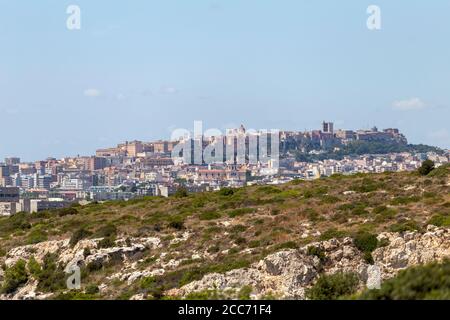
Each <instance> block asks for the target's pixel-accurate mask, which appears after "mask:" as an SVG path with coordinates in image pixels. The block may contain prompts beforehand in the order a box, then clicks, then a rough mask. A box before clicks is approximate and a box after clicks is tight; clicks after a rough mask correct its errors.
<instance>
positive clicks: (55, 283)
mask: <svg viewBox="0 0 450 320" xmlns="http://www.w3.org/2000/svg"><path fill="white" fill-rule="evenodd" d="M57 259H58V256H57V255H56V254H51V253H49V254H47V255H45V257H44V261H43V263H42V267H41V268H40V270H39V269H37V268H36V269H35V270H36V271H35V274H34V275H33V276H34V277H35V278H36V280H38V281H39V283H38V286H37V288H38V290H39V291H43V292H55V291H58V290H61V289H64V288H65V287H66V282H65V280H66V273H65V272H64V268H63V267H62V265H60V264H58V263H57Z"/></svg>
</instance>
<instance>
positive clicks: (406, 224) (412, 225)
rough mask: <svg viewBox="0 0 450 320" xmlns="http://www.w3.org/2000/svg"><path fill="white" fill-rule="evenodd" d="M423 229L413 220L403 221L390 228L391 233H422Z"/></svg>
mask: <svg viewBox="0 0 450 320" xmlns="http://www.w3.org/2000/svg"><path fill="white" fill-rule="evenodd" d="M421 229H422V228H421V227H420V226H419V225H418V223H417V222H415V221H413V220H409V221H402V222H398V223H396V224H393V225H391V226H390V227H389V230H390V231H391V232H405V231H420V230H421Z"/></svg>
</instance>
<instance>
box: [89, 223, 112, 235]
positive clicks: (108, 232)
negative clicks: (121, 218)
mask: <svg viewBox="0 0 450 320" xmlns="http://www.w3.org/2000/svg"><path fill="white" fill-rule="evenodd" d="M116 235H117V227H116V226H115V225H113V224H112V223H109V224H107V225H106V226H103V227H101V228H100V229H98V230H97V232H95V235H94V236H95V237H98V238H106V237H115V236H116Z"/></svg>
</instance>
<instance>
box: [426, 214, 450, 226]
mask: <svg viewBox="0 0 450 320" xmlns="http://www.w3.org/2000/svg"><path fill="white" fill-rule="evenodd" d="M428 224H432V225H434V226H436V227H447V226H450V217H449V216H446V215H442V214H435V215H434V216H432V217H431V219H430V220H429V221H428Z"/></svg>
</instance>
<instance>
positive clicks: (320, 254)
mask: <svg viewBox="0 0 450 320" xmlns="http://www.w3.org/2000/svg"><path fill="white" fill-rule="evenodd" d="M307 254H308V255H309V256H315V257H317V258H319V259H320V261H321V262H324V261H325V259H326V256H325V251H324V250H323V249H322V248H320V247H316V246H309V247H308V251H307Z"/></svg>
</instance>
